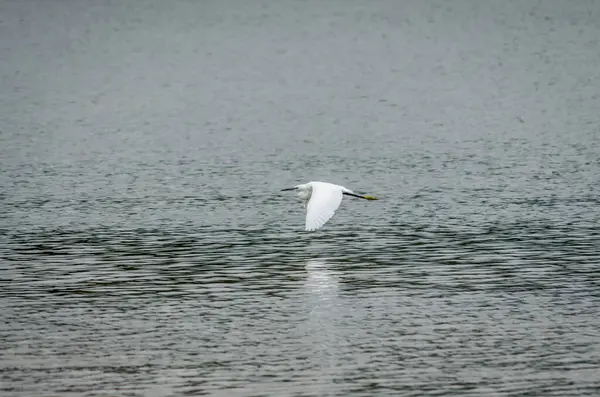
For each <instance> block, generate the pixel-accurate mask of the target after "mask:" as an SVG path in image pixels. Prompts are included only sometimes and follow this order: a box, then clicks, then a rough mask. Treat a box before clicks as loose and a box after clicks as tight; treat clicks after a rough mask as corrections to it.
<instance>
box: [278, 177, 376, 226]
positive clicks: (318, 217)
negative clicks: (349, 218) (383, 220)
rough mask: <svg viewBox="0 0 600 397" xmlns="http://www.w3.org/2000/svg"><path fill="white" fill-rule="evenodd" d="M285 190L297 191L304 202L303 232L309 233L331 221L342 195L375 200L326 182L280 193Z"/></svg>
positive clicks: (301, 186)
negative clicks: (304, 223)
mask: <svg viewBox="0 0 600 397" xmlns="http://www.w3.org/2000/svg"><path fill="white" fill-rule="evenodd" d="M287 190H297V191H298V197H299V198H300V199H301V200H303V201H304V208H306V225H305V230H306V231H309V232H310V231H313V230H317V229H319V228H321V227H322V226H323V225H324V224H325V223H327V221H328V220H329V219H331V217H332V216H333V215H334V214H335V211H337V209H338V208H339V206H340V203H341V202H342V197H343V196H344V194H345V195H347V196H353V197H358V198H362V199H365V200H377V199H376V198H375V197H373V196H362V195H360V194H356V193H354V192H353V191H352V190H350V189H346V188H345V187H343V186H340V185H334V184H333V183H327V182H308V183H305V184H303V185H296V186H294V187H292V188H289V189H281V191H282V192H283V191H287Z"/></svg>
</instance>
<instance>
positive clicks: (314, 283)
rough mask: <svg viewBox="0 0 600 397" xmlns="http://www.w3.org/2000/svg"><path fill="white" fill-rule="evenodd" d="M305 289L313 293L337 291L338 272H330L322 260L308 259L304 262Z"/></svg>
mask: <svg viewBox="0 0 600 397" xmlns="http://www.w3.org/2000/svg"><path fill="white" fill-rule="evenodd" d="M305 268H306V273H307V278H306V287H307V288H309V289H311V290H313V291H323V290H328V289H337V287H338V283H339V277H338V272H336V271H335V270H332V269H330V268H329V266H328V265H327V262H326V261H325V260H323V259H309V260H307V261H306V266H305Z"/></svg>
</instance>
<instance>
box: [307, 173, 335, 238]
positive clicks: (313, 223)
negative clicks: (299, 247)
mask: <svg viewBox="0 0 600 397" xmlns="http://www.w3.org/2000/svg"><path fill="white" fill-rule="evenodd" d="M342 197H343V194H342V190H341V189H339V188H338V187H337V186H331V185H329V184H320V183H313V184H312V193H311V195H310V200H309V201H308V205H307V206H306V231H313V230H317V229H319V228H320V227H322V226H323V225H324V224H325V223H327V221H328V220H329V219H331V217H332V216H333V215H334V214H335V211H336V210H337V209H338V208H339V206H340V203H341V202H342Z"/></svg>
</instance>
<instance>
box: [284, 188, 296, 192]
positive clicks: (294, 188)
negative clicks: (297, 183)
mask: <svg viewBox="0 0 600 397" xmlns="http://www.w3.org/2000/svg"><path fill="white" fill-rule="evenodd" d="M294 189H296V188H295V187H288V188H287V189H281V191H282V192H285V191H288V190H294Z"/></svg>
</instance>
